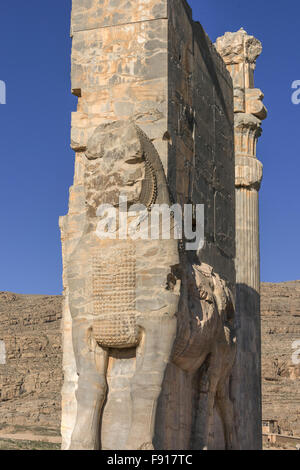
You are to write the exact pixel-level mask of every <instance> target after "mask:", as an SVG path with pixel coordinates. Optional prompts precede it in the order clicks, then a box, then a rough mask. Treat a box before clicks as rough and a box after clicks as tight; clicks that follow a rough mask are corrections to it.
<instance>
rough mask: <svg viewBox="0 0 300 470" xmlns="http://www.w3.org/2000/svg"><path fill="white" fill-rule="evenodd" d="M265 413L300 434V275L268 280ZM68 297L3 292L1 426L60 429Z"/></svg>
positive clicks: (264, 314) (265, 290)
mask: <svg viewBox="0 0 300 470" xmlns="http://www.w3.org/2000/svg"><path fill="white" fill-rule="evenodd" d="M261 302H262V345H263V351H262V385H263V418H264V420H265V421H275V423H276V430H275V431H278V432H279V433H281V434H284V435H290V436H292V435H294V436H300V366H299V365H298V366H297V365H294V364H293V362H292V354H293V349H292V345H293V342H295V341H297V340H300V281H295V282H287V283H282V284H268V283H266V284H262V298H261ZM61 318H62V297H60V296H40V295H19V294H12V293H8V292H0V345H1V348H0V349H1V351H0V352H1V354H0V359H1V361H0V438H1V429H2V430H3V432H4V431H5V429H6V428H11V427H14V429H20V430H22V431H23V430H24V429H27V430H30V429H31V430H32V431H34V432H35V433H36V432H38V431H40V432H43V430H44V431H45V432H46V431H47V432H49V430H51V431H53V432H54V433H59V428H60V419H61V418H60V416H61V397H60V392H61V387H62V344H61V330H60V328H61Z"/></svg>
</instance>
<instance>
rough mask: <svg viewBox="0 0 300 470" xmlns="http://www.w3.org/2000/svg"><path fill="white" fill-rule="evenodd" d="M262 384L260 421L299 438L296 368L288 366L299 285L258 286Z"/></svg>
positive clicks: (297, 325) (296, 335) (298, 321)
mask: <svg viewBox="0 0 300 470" xmlns="http://www.w3.org/2000/svg"><path fill="white" fill-rule="evenodd" d="M261 301H262V302H261V310H262V338H263V341H262V348H263V351H262V366H263V367H262V379H263V381H262V384H263V416H264V419H275V420H278V421H279V426H280V429H281V432H282V433H284V434H286V433H290V434H291V433H293V434H294V435H297V436H300V366H295V365H294V364H293V362H292V354H293V349H292V345H293V342H295V341H297V340H299V341H300V281H296V282H287V283H282V284H263V285H262V298H261Z"/></svg>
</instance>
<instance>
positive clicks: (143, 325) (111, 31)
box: [60, 0, 266, 450]
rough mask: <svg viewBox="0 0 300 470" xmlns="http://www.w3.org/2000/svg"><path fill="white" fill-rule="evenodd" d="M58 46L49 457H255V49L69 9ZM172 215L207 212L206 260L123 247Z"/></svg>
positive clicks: (170, 26) (135, 16)
mask: <svg viewBox="0 0 300 470" xmlns="http://www.w3.org/2000/svg"><path fill="white" fill-rule="evenodd" d="M71 34H72V37H73V49H72V91H73V93H74V94H75V95H76V96H77V97H78V107H77V111H76V112H75V113H73V115H72V135H71V145H72V148H73V149H74V151H75V154H76V158H75V176H74V185H73V186H72V187H71V189H70V203H69V213H68V215H67V216H65V217H62V218H61V221H60V226H61V232H62V244H63V265H64V315H63V351H64V358H63V368H64V386H63V391H62V438H63V449H92V450H95V449H103V450H114V449H128V450H134V449H153V448H156V449H199V450H200V449H240V448H241V449H243V448H248V449H251V448H252V449H257V448H260V447H261V438H262V436H261V382H260V381H261V379H260V325H259V321H260V304H259V299H260V294H259V292H260V278H259V220H258V191H259V187H260V183H261V179H262V164H261V163H260V162H259V161H258V160H257V158H256V143H257V139H258V137H259V136H260V133H261V127H260V125H261V121H262V120H263V119H265V117H266V109H265V107H264V105H263V103H262V98H263V94H262V92H261V91H260V90H257V89H255V88H254V78H253V77H254V69H255V63H256V59H257V57H258V56H259V55H260V53H261V50H262V48H261V44H260V42H259V41H258V40H257V39H255V38H254V37H252V36H249V35H248V34H247V33H246V32H245V31H244V30H243V29H241V30H240V31H238V32H237V33H226V34H225V36H223V37H221V38H219V39H218V40H217V42H216V45H213V44H212V43H211V41H210V40H209V38H208V37H207V35H206V33H205V32H204V30H203V28H202V27H201V25H200V24H199V23H197V22H194V21H193V19H192V12H191V9H190V7H189V6H188V4H187V2H186V1H185V0H172V1H170V0H143V1H142V0H135V1H134V2H133V1H129V2H128V1H126V2H125V1H122V0H118V1H114V2H111V1H109V0H102V1H99V0H89V1H87V0H73V8H72V24H71ZM123 194H125V195H126V199H127V201H128V206H126V208H125V209H124V208H123V209H122V210H121V208H120V197H122V195H123ZM173 204H177V205H179V207H181V208H182V209H183V208H186V207H188V206H189V207H191V208H192V212H193V217H194V218H193V223H194V225H196V224H197V223H198V222H199V221H198V219H197V208H198V207H199V205H204V206H205V220H204V235H205V243H204V246H202V245H201V247H200V246H199V247H198V248H199V249H197V247H194V249H193V250H187V249H186V239H185V238H184V235H183V236H182V237H181V240H177V239H176V237H175V236H174V234H173V236H171V237H169V239H167V237H165V236H164V235H165V233H164V231H163V229H162V227H161V224H159V236H158V237H156V238H155V239H151V238H150V239H149V237H147V236H145V235H149V232H147V229H146V231H145V230H144V231H143V230H141V231H140V233H139V236H137V237H136V238H135V239H134V240H133V239H132V238H130V237H126V235H127V232H126V229H125V233H124V227H122V224H121V218H124V217H125V218H126V220H129V222H130V224H134V225H135V226H136V227H138V226H139V227H140V226H141V219H140V217H139V212H138V211H131V210H130V208H131V207H135V208H136V207H137V206H141V205H143V207H145V208H146V215H145V214H144V219H147V220H148V219H149V217H150V215H151V213H153V209H154V207H157V206H158V205H160V207H161V205H165V206H167V207H170V206H171V205H173ZM103 205H109V207H110V208H111V210H112V211H113V213H114V211H116V212H115V213H117V210H118V211H119V212H118V214H119V215H118V217H119V218H118V222H117V223H112V222H111V223H110V225H109V228H107V229H106V232H107V237H106V236H104V237H103V236H102V237H99V234H98V233H97V230H98V224H99V220H100V217H99V215H100V216H101V215H103V213H101V214H100V213H99V207H103ZM107 207H108V206H107ZM122 220H123V219H122ZM177 224H178V219H176V217H175V218H174V217H173V219H172V224H171V228H173V229H174V230H176V226H177ZM146 227H148V225H147V226H146ZM171 232H172V231H171ZM235 300H236V301H235Z"/></svg>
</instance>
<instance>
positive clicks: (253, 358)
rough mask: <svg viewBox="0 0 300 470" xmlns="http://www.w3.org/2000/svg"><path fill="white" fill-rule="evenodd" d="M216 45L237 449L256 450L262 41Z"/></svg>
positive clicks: (228, 38)
mask: <svg viewBox="0 0 300 470" xmlns="http://www.w3.org/2000/svg"><path fill="white" fill-rule="evenodd" d="M216 47H217V50H218V52H219V53H220V54H221V56H222V57H223V59H224V61H225V64H226V66H227V69H228V70H229V72H230V74H231V76H232V79H233V86H234V112H235V126H234V127H235V186H236V283H237V292H236V295H237V298H236V301H237V302H236V309H237V312H236V314H237V344H238V354H237V361H236V366H235V371H234V374H233V397H234V404H235V412H236V419H237V427H238V436H239V442H240V446H241V448H242V449H260V448H261V445H262V435H261V421H262V413H261V411H262V410H261V333H260V246H259V189H260V185H261V181H262V176H263V165H262V164H261V162H260V161H259V160H258V159H257V157H256V145H257V140H258V138H259V137H260V135H261V121H262V120H263V119H265V118H266V117H267V111H266V108H265V106H264V104H263V103H262V99H263V97H264V95H263V93H262V92H261V90H259V89H257V88H254V70H255V65H256V59H257V58H258V56H259V55H260V54H261V52H262V45H261V43H260V41H258V40H257V39H255V38H254V37H253V36H249V35H248V34H247V33H246V31H244V29H241V30H240V31H238V32H236V33H226V34H225V35H224V36H223V37H221V38H218V39H217V42H216Z"/></svg>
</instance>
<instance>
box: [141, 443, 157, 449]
mask: <svg viewBox="0 0 300 470" xmlns="http://www.w3.org/2000/svg"><path fill="white" fill-rule="evenodd" d="M138 450H154V447H153V444H152V442H145V443H144V444H142V445H141V447H139V449H138Z"/></svg>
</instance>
